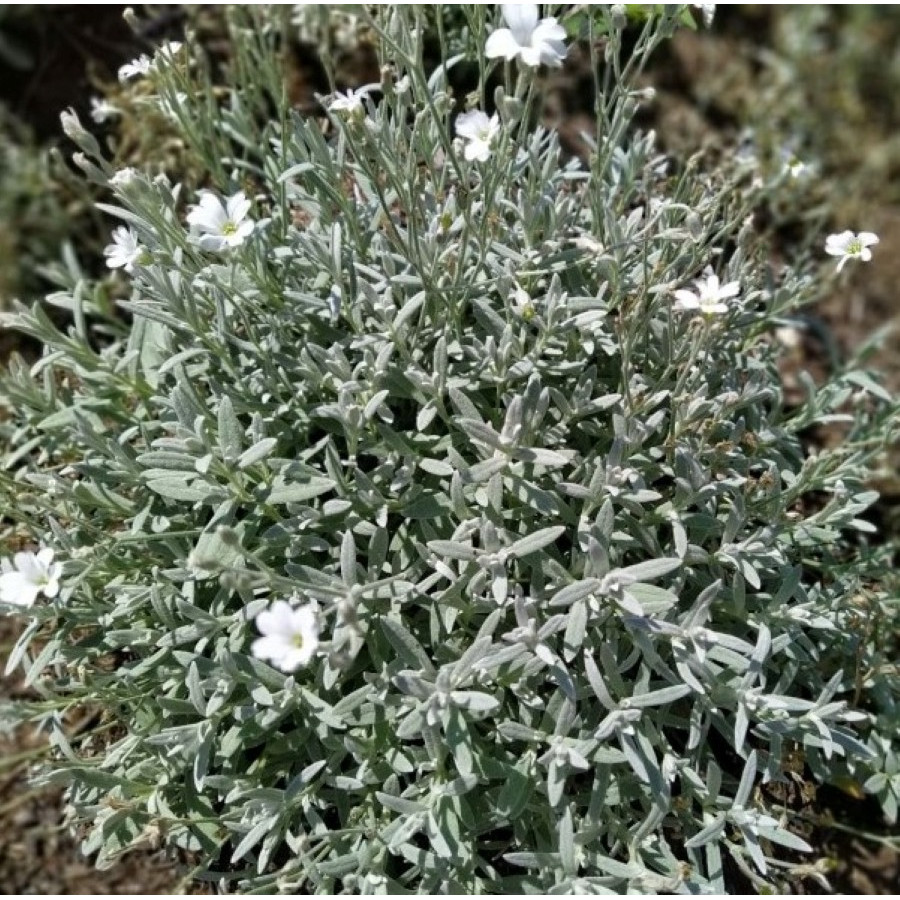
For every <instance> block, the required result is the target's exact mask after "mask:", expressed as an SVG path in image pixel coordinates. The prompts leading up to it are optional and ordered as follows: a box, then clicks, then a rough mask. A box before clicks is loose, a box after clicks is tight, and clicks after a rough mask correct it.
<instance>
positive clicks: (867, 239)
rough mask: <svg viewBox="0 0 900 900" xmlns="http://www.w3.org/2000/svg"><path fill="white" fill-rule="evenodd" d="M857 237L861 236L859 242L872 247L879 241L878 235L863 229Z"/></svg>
mask: <svg viewBox="0 0 900 900" xmlns="http://www.w3.org/2000/svg"><path fill="white" fill-rule="evenodd" d="M857 237H858V238H859V242H860V243H861V244H862V245H863V247H871V246H872V245H873V244H877V243H878V241H879V238H878V235H877V234H873V233H872V232H871V231H861V232H860V233H859V234H858V235H857Z"/></svg>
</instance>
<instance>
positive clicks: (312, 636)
mask: <svg viewBox="0 0 900 900" xmlns="http://www.w3.org/2000/svg"><path fill="white" fill-rule="evenodd" d="M255 621H256V627H257V628H258V629H259V633H260V634H261V635H262V637H258V638H257V639H256V640H255V641H254V642H253V644H252V645H251V647H250V652H251V653H252V654H253V655H254V656H255V657H256V658H257V659H265V660H268V661H269V662H271V663H272V665H274V666H275V667H276V668H278V669H281V671H282V672H293V671H295V670H296V669H299V668H300V666H305V665H306V664H307V663H308V662H309V661H310V660H311V659H312V657H313V654H314V653H315V652H316V648H317V647H318V646H319V626H318V624H317V623H316V611H315V608H314V607H312V606H302V607H300V608H299V609H295V608H294V607H293V606H291V604H290V603H288V602H287V601H285V600H276V601H275V602H274V603H273V604H272V606H271V607H270V608H269V609H265V610H263V611H262V612H261V613H260V614H259V615H258V616H257V617H256V619H255Z"/></svg>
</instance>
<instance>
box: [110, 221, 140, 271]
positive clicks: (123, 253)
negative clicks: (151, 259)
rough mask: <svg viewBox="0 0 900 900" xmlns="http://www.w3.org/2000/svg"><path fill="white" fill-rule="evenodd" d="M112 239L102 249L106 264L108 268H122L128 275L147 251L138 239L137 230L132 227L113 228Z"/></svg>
mask: <svg viewBox="0 0 900 900" xmlns="http://www.w3.org/2000/svg"><path fill="white" fill-rule="evenodd" d="M112 239H113V242H112V243H111V244H107V245H106V247H105V248H104V250H103V255H104V256H105V257H106V265H108V266H109V267H110V269H124V270H125V271H126V272H128V274H129V275H130V274H131V273H132V272H134V267H135V266H136V265H138V264H139V263H140V262H141V258H142V257H143V256H144V254H145V253H146V252H147V251H146V249H145V248H144V247H143V245H142V244H141V243H140V241H138V236H137V232H135V230H134V229H133V228H125V227H124V226H120V227H118V228H114V229H113V233H112Z"/></svg>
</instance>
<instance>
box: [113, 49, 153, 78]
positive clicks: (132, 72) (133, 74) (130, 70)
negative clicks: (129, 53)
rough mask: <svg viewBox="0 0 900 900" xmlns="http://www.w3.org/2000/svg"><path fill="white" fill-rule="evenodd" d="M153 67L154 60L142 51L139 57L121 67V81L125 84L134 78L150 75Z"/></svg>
mask: <svg viewBox="0 0 900 900" xmlns="http://www.w3.org/2000/svg"><path fill="white" fill-rule="evenodd" d="M152 67H153V61H152V60H151V59H150V57H149V56H147V54H146V53H142V54H141V55H140V56H139V57H138V58H137V59H133V60H132V61H131V62H130V63H125V65H124V66H122V67H121V68H120V69H119V81H121V82H122V83H123V84H124V83H125V82H126V81H130V80H131V79H132V78H139V77H142V76H144V75H149V74H150V69H151V68H152Z"/></svg>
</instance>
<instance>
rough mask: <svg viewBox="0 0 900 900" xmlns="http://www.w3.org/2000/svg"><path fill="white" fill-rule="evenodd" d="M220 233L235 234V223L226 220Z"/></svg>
mask: <svg viewBox="0 0 900 900" xmlns="http://www.w3.org/2000/svg"><path fill="white" fill-rule="evenodd" d="M222 234H224V235H226V236H228V235H232V234H237V225H235V224H234V222H226V223H225V224H224V225H223V226H222Z"/></svg>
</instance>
